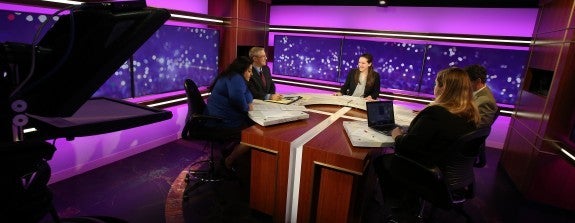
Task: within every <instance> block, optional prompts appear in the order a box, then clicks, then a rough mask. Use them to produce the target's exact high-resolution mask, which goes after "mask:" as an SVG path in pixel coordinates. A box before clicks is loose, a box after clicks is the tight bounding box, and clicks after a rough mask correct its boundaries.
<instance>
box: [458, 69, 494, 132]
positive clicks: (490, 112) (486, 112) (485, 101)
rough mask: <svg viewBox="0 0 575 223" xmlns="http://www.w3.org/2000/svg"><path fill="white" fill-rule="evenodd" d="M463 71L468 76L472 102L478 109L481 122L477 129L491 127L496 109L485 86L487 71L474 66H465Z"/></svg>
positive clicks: (489, 91) (492, 98)
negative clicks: (471, 90)
mask: <svg viewBox="0 0 575 223" xmlns="http://www.w3.org/2000/svg"><path fill="white" fill-rule="evenodd" d="M465 71H466V72H467V74H468V75H469V79H470V80H471V85H472V87H473V100H474V102H475V104H476V105H477V108H478V109H479V115H480V116H481V121H480V122H479V126H478V127H486V126H491V124H493V122H494V121H495V120H494V118H495V116H496V113H497V110H498V107H497V103H496V102H495V98H494V97H493V94H492V93H491V90H490V89H489V87H488V86H487V85H486V84H485V80H486V79H487V70H486V69H485V67H483V66H481V65H478V64H474V65H470V66H467V67H466V68H465Z"/></svg>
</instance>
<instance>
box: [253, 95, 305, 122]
mask: <svg viewBox="0 0 575 223" xmlns="http://www.w3.org/2000/svg"><path fill="white" fill-rule="evenodd" d="M253 105H254V110H253V111H249V112H248V115H249V116H250V118H251V119H252V120H253V121H254V122H255V123H258V124H259V125H261V126H269V125H275V124H280V123H285V122H291V121H296V120H301V119H307V118H309V114H307V113H305V112H304V111H305V110H306V108H305V107H304V106H299V105H284V104H276V103H269V102H264V101H261V100H254V104H253Z"/></svg>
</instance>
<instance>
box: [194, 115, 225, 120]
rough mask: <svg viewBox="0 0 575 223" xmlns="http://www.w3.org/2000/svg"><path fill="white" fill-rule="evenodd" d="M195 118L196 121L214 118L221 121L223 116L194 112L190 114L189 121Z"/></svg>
mask: <svg viewBox="0 0 575 223" xmlns="http://www.w3.org/2000/svg"><path fill="white" fill-rule="evenodd" d="M193 120H197V121H207V120H214V121H223V120H224V119H223V118H220V117H216V116H210V115H199V114H194V115H192V119H191V120H190V121H193Z"/></svg>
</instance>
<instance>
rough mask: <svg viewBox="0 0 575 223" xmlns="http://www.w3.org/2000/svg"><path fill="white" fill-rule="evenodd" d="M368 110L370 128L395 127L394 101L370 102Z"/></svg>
mask: <svg viewBox="0 0 575 223" xmlns="http://www.w3.org/2000/svg"><path fill="white" fill-rule="evenodd" d="M366 109H367V125H368V126H369V127H374V126H385V125H395V118H394V116H393V101H368V102H366Z"/></svg>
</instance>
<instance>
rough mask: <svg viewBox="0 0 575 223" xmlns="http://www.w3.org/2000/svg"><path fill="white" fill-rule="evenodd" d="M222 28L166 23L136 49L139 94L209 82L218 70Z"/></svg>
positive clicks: (135, 78)
mask: <svg viewBox="0 0 575 223" xmlns="http://www.w3.org/2000/svg"><path fill="white" fill-rule="evenodd" d="M218 49H219V31H217V30H214V29H206V28H195V27H181V26H170V25H164V26H162V27H161V28H160V29H158V31H156V33H155V34H154V35H153V36H152V37H151V38H150V39H148V41H147V42H146V43H144V44H143V45H142V47H140V49H138V51H136V53H134V80H135V96H136V97H138V96H143V95H150V94H159V93H165V92H171V91H177V90H183V89H184V80H185V79H187V78H190V79H192V80H194V81H195V82H196V84H197V85H198V86H208V85H209V84H210V82H211V81H212V80H213V79H214V77H215V76H216V74H217V71H218Z"/></svg>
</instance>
